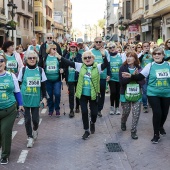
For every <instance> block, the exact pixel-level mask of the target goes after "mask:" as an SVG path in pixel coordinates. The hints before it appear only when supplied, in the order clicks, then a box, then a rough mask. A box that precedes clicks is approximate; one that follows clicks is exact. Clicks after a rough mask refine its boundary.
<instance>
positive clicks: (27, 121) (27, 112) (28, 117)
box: [24, 107, 39, 138]
mask: <svg viewBox="0 0 170 170" xmlns="http://www.w3.org/2000/svg"><path fill="white" fill-rule="evenodd" d="M24 108H25V115H24V118H25V128H26V133H27V136H28V137H31V138H32V137H33V136H32V124H31V114H32V123H33V130H34V131H35V130H37V129H38V125H39V107H24ZM30 112H31V113H30Z"/></svg>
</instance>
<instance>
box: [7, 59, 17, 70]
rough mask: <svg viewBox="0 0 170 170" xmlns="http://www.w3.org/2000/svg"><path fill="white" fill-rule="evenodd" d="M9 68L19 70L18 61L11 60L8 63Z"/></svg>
mask: <svg viewBox="0 0 170 170" xmlns="http://www.w3.org/2000/svg"><path fill="white" fill-rule="evenodd" d="M6 66H7V68H12V69H13V68H17V61H15V60H10V61H7V65H6Z"/></svg>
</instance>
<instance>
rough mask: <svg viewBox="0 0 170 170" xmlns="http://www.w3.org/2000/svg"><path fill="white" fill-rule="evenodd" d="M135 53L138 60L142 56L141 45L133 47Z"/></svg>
mask: <svg viewBox="0 0 170 170" xmlns="http://www.w3.org/2000/svg"><path fill="white" fill-rule="evenodd" d="M135 52H136V54H137V55H138V58H139V57H140V56H141V55H142V45H141V44H137V45H136V46H135Z"/></svg>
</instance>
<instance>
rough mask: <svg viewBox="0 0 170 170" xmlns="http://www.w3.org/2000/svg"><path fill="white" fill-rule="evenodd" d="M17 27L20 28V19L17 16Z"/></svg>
mask: <svg viewBox="0 0 170 170" xmlns="http://www.w3.org/2000/svg"><path fill="white" fill-rule="evenodd" d="M17 25H18V27H20V17H19V16H18V17H17Z"/></svg>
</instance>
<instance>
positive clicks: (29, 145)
mask: <svg viewBox="0 0 170 170" xmlns="http://www.w3.org/2000/svg"><path fill="white" fill-rule="evenodd" d="M27 140H28V143H27V148H32V147H33V144H34V139H33V138H30V137H29V138H28V139H27Z"/></svg>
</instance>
